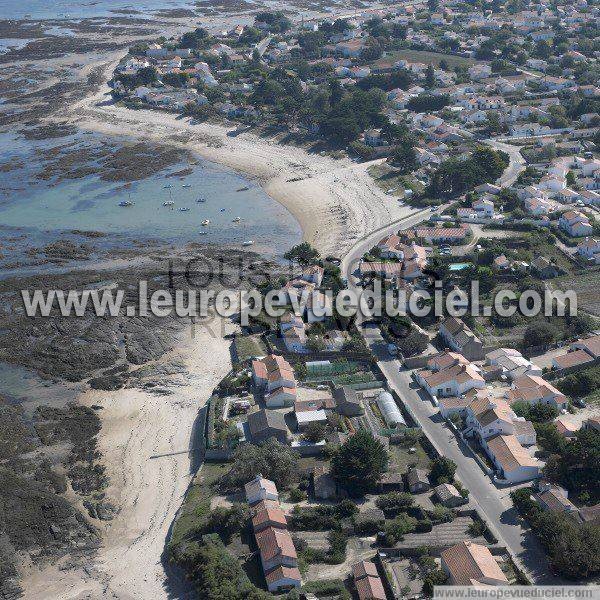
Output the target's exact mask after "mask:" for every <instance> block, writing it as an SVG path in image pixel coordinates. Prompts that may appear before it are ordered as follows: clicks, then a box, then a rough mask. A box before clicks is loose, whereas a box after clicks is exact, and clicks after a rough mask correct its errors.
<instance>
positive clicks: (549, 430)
mask: <svg viewBox="0 0 600 600" xmlns="http://www.w3.org/2000/svg"><path fill="white" fill-rule="evenodd" d="M535 433H536V437H537V444H538V446H539V447H540V448H542V449H543V450H546V452H552V453H553V454H558V453H560V452H562V451H563V450H564V449H565V446H566V444H567V441H566V440H565V438H564V437H563V436H562V435H561V434H560V432H559V431H558V429H557V428H556V425H555V424H554V423H536V424H535Z"/></svg>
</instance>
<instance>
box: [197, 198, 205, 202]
mask: <svg viewBox="0 0 600 600" xmlns="http://www.w3.org/2000/svg"><path fill="white" fill-rule="evenodd" d="M196 202H206V198H198V199H197V200H196Z"/></svg>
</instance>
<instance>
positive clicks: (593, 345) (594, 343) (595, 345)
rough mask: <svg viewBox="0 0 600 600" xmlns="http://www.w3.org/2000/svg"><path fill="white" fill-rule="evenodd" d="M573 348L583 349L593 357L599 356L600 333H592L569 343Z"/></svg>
mask: <svg viewBox="0 0 600 600" xmlns="http://www.w3.org/2000/svg"><path fill="white" fill-rule="evenodd" d="M571 348H572V349H575V350H584V351H585V352H587V353H588V354H589V355H590V356H591V357H593V358H600V335H594V336H592V337H589V338H586V339H584V340H579V341H577V342H573V343H572V344H571Z"/></svg>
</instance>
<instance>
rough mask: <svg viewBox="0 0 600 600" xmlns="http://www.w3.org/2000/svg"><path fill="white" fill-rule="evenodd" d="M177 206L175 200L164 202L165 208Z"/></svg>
mask: <svg viewBox="0 0 600 600" xmlns="http://www.w3.org/2000/svg"><path fill="white" fill-rule="evenodd" d="M174 204H175V202H174V201H173V200H167V201H166V202H163V206H173V205H174Z"/></svg>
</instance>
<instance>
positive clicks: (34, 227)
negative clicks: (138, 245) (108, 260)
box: [0, 135, 301, 255]
mask: <svg viewBox="0 0 600 600" xmlns="http://www.w3.org/2000/svg"><path fill="white" fill-rule="evenodd" d="M82 137H84V136H80V137H77V136H73V137H71V138H67V139H65V138H62V139H60V140H52V141H45V142H31V141H27V140H24V139H23V138H19V137H15V136H9V135H0V162H1V163H5V162H7V161H13V162H19V163H21V164H22V165H23V166H22V167H21V168H18V169H13V170H10V171H8V172H4V173H0V224H1V225H2V226H3V227H2V229H3V230H4V232H7V231H10V232H11V234H14V233H15V232H19V233H21V234H23V233H25V234H29V235H30V236H31V237H32V239H33V238H36V237H40V235H41V236H42V237H46V236H52V235H57V234H60V233H61V232H69V231H71V230H83V231H100V232H105V233H108V234H115V235H118V236H120V237H121V238H126V239H128V240H131V241H135V242H139V241H141V240H144V239H156V240H160V241H162V242H168V243H174V244H177V243H181V242H209V243H222V244H227V245H240V244H242V243H243V242H245V241H249V240H252V241H254V243H255V244H254V246H253V249H254V250H258V251H261V252H265V253H268V254H272V255H277V254H281V253H282V252H284V251H285V250H286V249H288V248H289V247H290V246H291V245H293V244H294V243H296V242H297V241H299V240H300V238H301V230H300V227H299V225H298V223H297V222H296V220H295V219H294V218H293V217H292V215H291V214H290V213H289V211H287V210H286V209H285V208H284V207H282V206H281V205H280V204H278V203H277V202H275V201H274V200H272V199H271V198H270V197H269V196H268V195H267V194H265V192H264V191H263V190H262V189H261V188H260V187H259V186H258V185H256V184H255V183H253V182H249V181H247V180H245V179H244V178H243V177H241V176H239V175H236V174H235V173H232V172H231V171H227V170H225V169H222V168H220V167H219V166H218V165H215V164H213V163H209V162H200V163H199V164H198V165H197V166H194V167H193V169H194V171H193V173H192V174H191V175H188V176H185V177H179V176H178V177H167V175H168V174H169V173H176V172H178V171H180V170H181V169H182V168H183V167H187V166H188V165H187V164H180V165H176V166H174V167H171V168H169V169H167V170H164V171H162V172H160V173H158V174H156V175H154V176H152V177H150V178H148V179H145V180H142V181H137V182H133V183H131V184H124V183H122V182H109V181H108V182H107V181H102V180H101V179H100V178H99V177H98V176H96V175H92V176H88V177H84V178H82V179H76V180H67V181H63V182H59V183H56V182H55V181H53V180H50V181H38V180H36V178H35V173H37V172H39V171H40V170H41V168H42V163H41V162H39V155H42V154H43V153H44V152H45V151H47V149H48V148H49V147H51V146H58V145H64V144H67V143H69V142H72V141H75V142H77V143H86V144H89V143H94V140H92V139H91V138H90V137H89V136H85V140H84V141H83V142H82V141H81V138H82ZM96 141H98V142H99V141H101V140H96ZM166 186H170V188H168V189H167V187H166ZM183 186H186V187H183ZM187 186H189V187H187ZM242 188H248V189H242ZM201 198H202V199H203V200H205V201H204V202H198V200H199V199H201ZM121 201H130V202H132V203H133V205H132V206H128V207H120V206H119V202H121ZM171 201H172V202H174V205H173V206H164V202H171ZM180 208H185V209H188V210H186V211H185V212H184V211H180V210H179V209H180ZM237 218H239V219H240V220H239V222H234V220H237ZM205 219H208V220H209V221H210V224H209V225H208V226H202V221H203V220H205ZM0 233H1V229H0ZM100 243H102V242H100Z"/></svg>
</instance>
